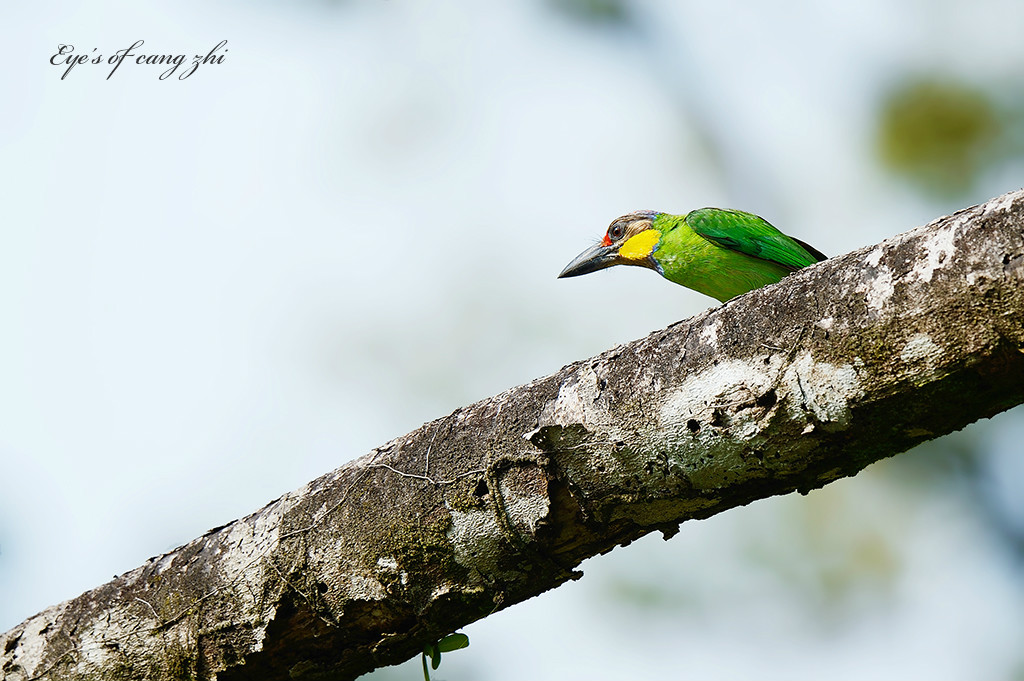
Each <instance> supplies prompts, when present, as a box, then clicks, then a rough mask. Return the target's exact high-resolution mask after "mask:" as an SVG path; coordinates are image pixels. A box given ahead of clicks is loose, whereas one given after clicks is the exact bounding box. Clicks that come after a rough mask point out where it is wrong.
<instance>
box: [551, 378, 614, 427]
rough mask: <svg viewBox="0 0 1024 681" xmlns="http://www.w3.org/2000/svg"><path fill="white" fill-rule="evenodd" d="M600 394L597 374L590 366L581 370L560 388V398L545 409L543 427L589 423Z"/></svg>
mask: <svg viewBox="0 0 1024 681" xmlns="http://www.w3.org/2000/svg"><path fill="white" fill-rule="evenodd" d="M600 394H601V390H600V388H599V387H598V378H597V374H596V373H594V370H593V369H592V368H590V367H589V366H588V367H583V368H581V369H580V370H579V371H578V372H577V373H576V375H575V376H573V377H572V378H570V379H569V380H567V381H565V382H564V383H562V385H561V386H560V387H559V388H558V397H556V398H555V400H554V402H552V403H550V404H548V406H547V408H545V410H544V417H545V418H542V419H541V421H542V422H541V425H542V426H543V425H549V424H552V423H554V424H560V425H565V424H569V423H587V420H588V419H587V415H588V412H590V411H591V409H590V407H591V405H593V404H594V401H595V400H596V399H597V398H598V396H599V395H600Z"/></svg>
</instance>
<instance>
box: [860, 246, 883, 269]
mask: <svg viewBox="0 0 1024 681" xmlns="http://www.w3.org/2000/svg"><path fill="white" fill-rule="evenodd" d="M884 253H885V249H884V248H875V249H873V250H872V251H871V252H870V253H868V254H867V256H866V257H865V258H864V262H866V263H867V264H868V265H870V266H871V267H878V263H880V262H881V261H882V255H883V254H884Z"/></svg>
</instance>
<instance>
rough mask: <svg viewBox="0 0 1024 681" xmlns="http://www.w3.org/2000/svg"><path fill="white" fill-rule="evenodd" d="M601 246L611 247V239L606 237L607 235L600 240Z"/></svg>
mask: <svg viewBox="0 0 1024 681" xmlns="http://www.w3.org/2000/svg"><path fill="white" fill-rule="evenodd" d="M601 245H602V246H611V245H612V239H611V237H610V236H608V235H607V234H605V235H604V238H603V239H601Z"/></svg>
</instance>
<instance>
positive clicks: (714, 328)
mask: <svg viewBox="0 0 1024 681" xmlns="http://www.w3.org/2000/svg"><path fill="white" fill-rule="evenodd" d="M700 338H701V340H702V341H704V342H705V343H707V344H708V345H710V346H712V347H718V320H715V321H713V322H711V323H709V324H705V325H704V328H703V329H701V330H700Z"/></svg>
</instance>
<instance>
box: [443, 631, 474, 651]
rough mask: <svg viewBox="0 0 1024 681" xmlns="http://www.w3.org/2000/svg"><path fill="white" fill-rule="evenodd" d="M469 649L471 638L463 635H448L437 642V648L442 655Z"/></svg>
mask: <svg viewBox="0 0 1024 681" xmlns="http://www.w3.org/2000/svg"><path fill="white" fill-rule="evenodd" d="M468 647H469V637H468V636H466V635H465V634H462V633H455V634H448V635H447V636H445V637H444V638H442V639H441V640H440V641H438V642H437V648H438V650H440V651H441V652H442V653H450V652H452V651H453V650H458V649H459V648H468Z"/></svg>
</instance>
